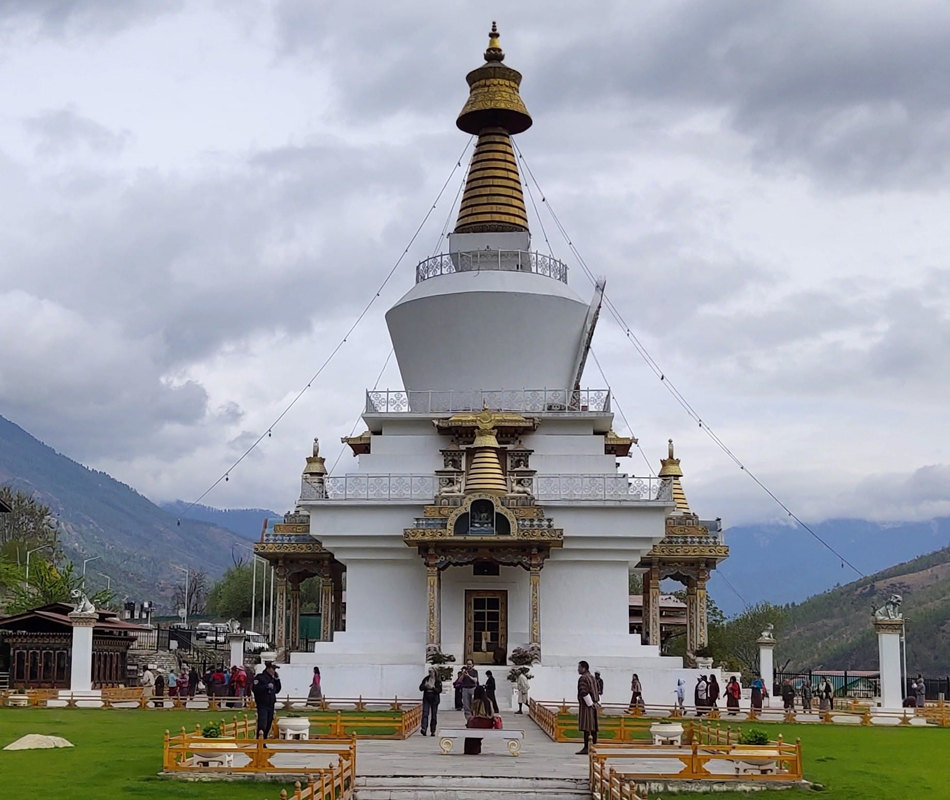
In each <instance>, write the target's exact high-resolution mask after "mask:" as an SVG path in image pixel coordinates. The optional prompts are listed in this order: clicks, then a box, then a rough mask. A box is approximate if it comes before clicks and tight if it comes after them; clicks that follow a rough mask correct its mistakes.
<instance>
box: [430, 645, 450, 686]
mask: <svg viewBox="0 0 950 800" xmlns="http://www.w3.org/2000/svg"><path fill="white" fill-rule="evenodd" d="M426 663H427V664H431V665H432V666H434V667H435V674H436V676H437V677H438V679H439V680H440V681H442V690H443V691H448V690H449V689H450V688H451V686H452V675H453V671H452V667H450V666H448V665H449V664H454V663H455V656H453V655H451V654H449V653H443V652H442V651H441V650H434V651H433V652H431V653H429V654H428V655H427V656H426Z"/></svg>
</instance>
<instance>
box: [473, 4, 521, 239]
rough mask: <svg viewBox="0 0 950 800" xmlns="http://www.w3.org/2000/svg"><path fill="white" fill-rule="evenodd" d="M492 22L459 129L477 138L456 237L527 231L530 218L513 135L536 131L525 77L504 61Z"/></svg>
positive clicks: (474, 72)
mask: <svg viewBox="0 0 950 800" xmlns="http://www.w3.org/2000/svg"><path fill="white" fill-rule="evenodd" d="M499 36H501V34H500V33H499V32H498V27H497V26H496V25H495V23H494V22H493V23H492V26H491V32H490V33H489V34H488V49H487V50H485V63H484V64H483V65H482V66H480V67H478V68H477V69H474V70H472V71H471V72H470V73H468V75H466V76H465V80H467V81H468V85H469V97H468V102H466V103H465V107H464V108H463V109H462V113H460V114H459V117H458V120H456V125H458V127H459V129H460V130H463V131H465V132H466V133H471V134H473V135H476V136H478V143H477V144H476V145H475V152H474V154H473V155H472V163H471V165H470V166H469V169H468V178H467V179H466V181H465V193H464V194H463V195H462V203H461V205H460V206H459V216H458V221H457V222H456V225H455V233H485V232H494V231H502V232H505V231H515V232H517V231H527V230H528V215H527V213H526V211H525V206H524V195H523V193H522V190H521V176H520V175H519V174H518V163H517V162H516V161H515V153H514V149H513V148H512V146H511V138H510V137H511V136H512V135H513V134H516V133H522V132H524V131H526V130H528V128H530V127H531V115H530V114H529V113H528V109H527V108H525V105H524V103H523V102H522V100H521V95H519V94H518V87H519V86H520V85H521V73H520V72H518V71H517V70H514V69H512V68H511V67H506V66H505V65H504V64H503V63H502V62H503V61H504V60H505V54H504V52H502V49H501V45H500V44H499V43H498V38H499Z"/></svg>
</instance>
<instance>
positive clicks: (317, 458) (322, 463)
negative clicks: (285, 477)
mask: <svg viewBox="0 0 950 800" xmlns="http://www.w3.org/2000/svg"><path fill="white" fill-rule="evenodd" d="M326 461H327V460H326V459H325V458H324V457H323V456H321V455H320V440H319V439H314V440H313V455H312V456H307V466H305V467H304V468H303V474H304V475H326V474H327V466H326Z"/></svg>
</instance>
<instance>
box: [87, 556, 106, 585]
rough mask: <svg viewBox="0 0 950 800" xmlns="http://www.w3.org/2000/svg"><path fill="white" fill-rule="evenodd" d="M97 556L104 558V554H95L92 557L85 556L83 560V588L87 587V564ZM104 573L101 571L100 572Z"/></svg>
mask: <svg viewBox="0 0 950 800" xmlns="http://www.w3.org/2000/svg"><path fill="white" fill-rule="evenodd" d="M97 558H102V556H93V557H92V558H84V559H83V560H82V588H83V589H85V588H86V564H88V563H89V562H90V561H95V560H96V559H97ZM99 574H100V575H101V574H102V573H101V572H100V573H99Z"/></svg>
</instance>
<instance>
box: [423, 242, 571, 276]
mask: <svg viewBox="0 0 950 800" xmlns="http://www.w3.org/2000/svg"><path fill="white" fill-rule="evenodd" d="M480 270H493V271H501V272H533V273H534V274H535V275H544V276H545V277H548V278H554V279H555V280H559V281H560V282H561V283H567V264H565V263H564V262H563V261H558V260H557V259H556V258H552V257H551V256H546V255H544V254H543V253H533V252H528V251H526V250H475V251H473V252H470V253H443V254H442V255H438V256H432V258H427V259H426V260H425V261H420V262H419V264H418V266H417V267H416V283H422V281H426V280H428V279H429V278H435V277H437V276H439V275H449V274H451V273H453V272H478V271H480Z"/></svg>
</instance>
